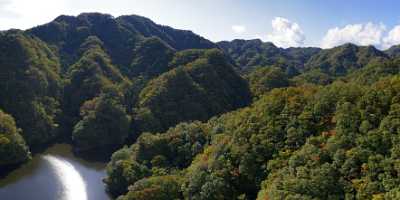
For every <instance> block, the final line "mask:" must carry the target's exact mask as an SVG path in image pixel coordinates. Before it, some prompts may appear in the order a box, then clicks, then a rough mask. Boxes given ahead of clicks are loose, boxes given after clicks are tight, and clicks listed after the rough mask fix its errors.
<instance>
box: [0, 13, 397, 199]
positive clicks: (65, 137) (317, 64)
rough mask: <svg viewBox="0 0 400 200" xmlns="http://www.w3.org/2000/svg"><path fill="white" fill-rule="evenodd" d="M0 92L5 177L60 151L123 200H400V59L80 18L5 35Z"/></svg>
mask: <svg viewBox="0 0 400 200" xmlns="http://www.w3.org/2000/svg"><path fill="white" fill-rule="evenodd" d="M0 80H1V81H0V91H1V92H0V169H3V168H9V167H10V166H12V167H15V166H18V165H19V164H21V163H24V162H29V160H30V159H31V156H32V154H34V153H35V152H38V151H40V150H41V149H43V148H46V147H47V146H48V145H50V144H54V143H57V142H67V143H70V144H72V145H73V147H74V151H75V152H76V153H79V154H101V155H105V156H106V157H107V158H108V160H109V163H108V165H107V176H106V177H104V183H105V184H106V186H107V190H108V192H109V193H110V194H111V195H112V196H113V197H114V198H116V199H118V200H148V199H153V200H177V199H191V200H223V199H227V200H232V199H237V200H255V199H257V200H272V199H277V200H278V199H293V200H294V199H309V200H316V199H321V200H325V199H338V200H340V199H374V200H380V199H400V186H399V185H400V46H393V47H391V48H390V49H388V50H386V51H381V50H378V49H376V48H375V47H373V46H357V45H354V44H344V45H342V46H338V47H335V48H332V49H320V48H287V49H284V48H279V47H277V46H275V45H274V44H272V43H269V42H262V41H261V40H234V41H230V42H229V41H223V42H218V43H213V42H211V41H209V40H207V39H205V38H203V37H201V36H198V35H196V34H195V33H193V32H191V31H184V30H177V29H174V28H171V27H167V26H162V25H158V24H156V23H154V22H152V21H151V20H149V19H147V18H144V17H141V16H135V15H131V16H121V17H117V18H115V17H113V16H111V15H106V14H100V13H84V14H81V15H79V16H76V17H74V16H60V17H58V18H56V19H55V20H54V21H52V22H50V23H48V24H45V25H41V26H38V27H34V28H32V29H28V30H25V31H21V30H9V31H3V32H0Z"/></svg>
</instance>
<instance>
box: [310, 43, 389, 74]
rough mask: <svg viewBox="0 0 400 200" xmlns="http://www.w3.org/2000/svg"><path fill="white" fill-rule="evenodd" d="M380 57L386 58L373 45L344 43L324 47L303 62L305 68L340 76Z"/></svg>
mask: <svg viewBox="0 0 400 200" xmlns="http://www.w3.org/2000/svg"><path fill="white" fill-rule="evenodd" d="M380 58H388V56H387V55H386V54H385V53H384V52H382V51H379V50H378V49H376V48H375V47H373V46H356V45H354V44H344V45H342V46H338V47H335V48H332V49H324V50H322V51H320V52H319V53H317V54H315V55H313V56H312V57H311V58H310V59H309V60H308V61H307V63H306V64H305V69H306V70H321V71H322V72H324V73H327V74H331V75H335V76H340V75H345V74H347V73H350V72H352V71H354V70H357V69H360V68H362V67H364V66H366V65H367V64H368V63H369V62H371V61H372V60H374V59H380Z"/></svg>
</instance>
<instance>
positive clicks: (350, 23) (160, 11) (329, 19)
mask: <svg viewBox="0 0 400 200" xmlns="http://www.w3.org/2000/svg"><path fill="white" fill-rule="evenodd" d="M398 8H400V1H396V0H379V1H378V0H335V1H334V0H274V1H273V0H201V1H200V0H36V1H32V0H0V29H1V30H5V29H9V28H20V29H25V28H29V27H32V26H35V25H39V24H43V23H46V22H49V21H51V20H52V19H54V18H55V17H56V16H58V15H60V14H69V15H77V14H79V13H81V12H104V13H110V14H112V15H114V16H119V15H123V14H139V15H143V16H146V17H149V18H151V19H152V20H154V21H155V22H157V23H159V24H164V25H169V26H172V27H175V28H180V29H189V30H193V31H194V32H196V33H198V34H200V35H202V36H204V37H206V38H208V39H210V40H212V41H220V40H232V39H236V38H243V39H254V38H261V39H263V40H264V41H272V42H274V43H276V44H277V45H278V46H282V47H288V46H319V47H324V48H329V47H333V46H336V45H340V44H342V43H346V42H353V43H356V44H359V45H375V46H377V47H378V48H382V49H384V48H387V47H389V46H391V45H394V44H399V43H400V26H399V25H400V12H398Z"/></svg>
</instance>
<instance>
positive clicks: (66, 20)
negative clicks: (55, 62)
mask: <svg viewBox="0 0 400 200" xmlns="http://www.w3.org/2000/svg"><path fill="white" fill-rule="evenodd" d="M28 32H29V33H31V34H33V35H35V36H37V37H38V38H40V39H41V40H43V41H45V42H46V43H48V44H49V45H51V46H52V47H53V48H54V49H55V51H56V52H57V53H58V54H59V55H60V57H61V62H62V64H63V66H64V68H65V67H67V66H68V65H70V64H72V63H74V62H75V61H76V60H77V59H78V58H77V57H78V56H77V54H76V52H77V51H78V49H79V47H80V46H81V45H82V43H83V42H84V41H85V40H86V38H87V37H89V36H96V37H97V38H99V39H100V40H101V41H102V42H103V43H104V47H105V50H106V52H107V53H108V54H109V55H110V56H111V59H112V60H113V62H114V64H116V65H117V66H119V67H125V66H128V65H129V64H130V63H131V62H132V60H133V58H134V52H133V50H134V49H135V47H136V45H137V44H139V43H140V42H141V41H142V40H144V39H145V38H148V37H158V38H160V39H161V40H163V41H164V42H165V43H166V44H168V45H169V46H171V47H172V48H174V49H176V50H184V49H193V48H214V47H215V45H214V44H213V43H212V42H210V41H208V40H206V39H204V38H202V37H200V36H198V35H196V34H194V33H193V32H191V31H183V30H177V29H173V28H171V27H167V26H162V25H158V24H155V23H154V22H152V21H151V20H150V19H147V18H144V17H140V16H136V15H132V16H121V17H118V18H114V17H113V16H111V15H107V14H101V13H83V14H80V15H78V16H77V17H74V16H65V15H63V16H59V17H57V18H56V19H55V20H54V21H52V22H50V23H48V24H45V25H41V26H38V27H35V28H32V29H30V30H28Z"/></svg>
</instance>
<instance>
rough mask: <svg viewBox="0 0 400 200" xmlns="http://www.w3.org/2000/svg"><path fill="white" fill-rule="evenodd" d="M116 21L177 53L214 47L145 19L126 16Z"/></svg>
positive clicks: (193, 36)
mask: <svg viewBox="0 0 400 200" xmlns="http://www.w3.org/2000/svg"><path fill="white" fill-rule="evenodd" d="M116 20H117V21H118V22H119V23H120V24H121V25H122V26H123V27H125V28H126V29H128V30H131V31H132V32H138V33H140V34H141V35H142V36H144V37H158V38H160V39H161V40H163V41H164V42H165V43H167V44H168V45H169V46H171V47H172V48H174V49H176V50H178V51H180V50H185V49H210V48H215V47H216V45H215V44H214V43H212V42H211V41H209V40H207V39H205V38H203V37H201V36H199V35H197V34H195V33H193V32H192V31H186V30H178V29H174V28H171V27H169V26H163V25H159V24H156V23H154V22H153V21H151V20H150V19H148V18H145V17H141V16H137V15H126V16H120V17H118V18H117V19H116Z"/></svg>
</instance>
